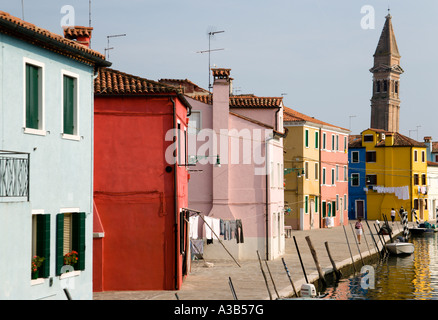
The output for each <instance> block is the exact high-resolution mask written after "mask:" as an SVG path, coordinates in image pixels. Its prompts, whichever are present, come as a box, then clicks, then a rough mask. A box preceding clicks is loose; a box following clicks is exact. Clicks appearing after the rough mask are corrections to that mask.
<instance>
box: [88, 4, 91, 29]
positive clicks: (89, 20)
mask: <svg viewBox="0 0 438 320" xmlns="http://www.w3.org/2000/svg"><path fill="white" fill-rule="evenodd" d="M88 26H89V27H90V28H91V0H89V2H88Z"/></svg>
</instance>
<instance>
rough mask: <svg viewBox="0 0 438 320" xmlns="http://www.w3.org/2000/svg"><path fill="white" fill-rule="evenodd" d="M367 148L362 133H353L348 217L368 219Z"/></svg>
mask: <svg viewBox="0 0 438 320" xmlns="http://www.w3.org/2000/svg"><path fill="white" fill-rule="evenodd" d="M365 151H366V149H365V147H363V146H362V136H361V135H351V136H350V137H349V144H348V166H349V167H348V175H349V179H348V182H349V184H348V196H349V202H348V218H349V219H352V220H355V219H357V218H362V219H367V186H366V159H365V155H366V153H365Z"/></svg>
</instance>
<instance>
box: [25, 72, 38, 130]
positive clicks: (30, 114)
mask: <svg viewBox="0 0 438 320" xmlns="http://www.w3.org/2000/svg"><path fill="white" fill-rule="evenodd" d="M38 77H39V68H38V67H35V66H32V65H30V64H26V128H32V129H38V128H39V127H38V126H39V118H38V117H39V104H40V102H39V101H40V99H39V91H40V90H39V79H38Z"/></svg>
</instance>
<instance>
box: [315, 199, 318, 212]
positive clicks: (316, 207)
mask: <svg viewBox="0 0 438 320" xmlns="http://www.w3.org/2000/svg"><path fill="white" fill-rule="evenodd" d="M318 200H319V199H318V197H317V196H315V212H318Z"/></svg>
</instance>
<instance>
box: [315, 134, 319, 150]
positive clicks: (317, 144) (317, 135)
mask: <svg viewBox="0 0 438 320" xmlns="http://www.w3.org/2000/svg"><path fill="white" fill-rule="evenodd" d="M318 148H319V132H318V131H315V149H318Z"/></svg>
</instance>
